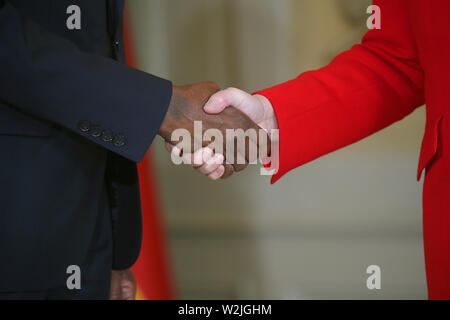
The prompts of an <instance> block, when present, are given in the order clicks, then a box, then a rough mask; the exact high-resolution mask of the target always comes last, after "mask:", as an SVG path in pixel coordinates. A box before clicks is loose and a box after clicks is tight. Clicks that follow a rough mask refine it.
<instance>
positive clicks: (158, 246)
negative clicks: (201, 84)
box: [124, 15, 174, 300]
mask: <svg viewBox="0 0 450 320" xmlns="http://www.w3.org/2000/svg"><path fill="white" fill-rule="evenodd" d="M124 20H125V26H124V41H125V48H126V52H127V64H128V65H130V66H136V63H135V58H134V55H133V51H132V45H131V37H130V33H129V32H128V28H127V27H128V24H127V23H126V21H127V19H126V15H125V19H124ZM149 107H150V106H149ZM152 168H153V163H152V158H151V154H150V152H148V153H147V154H146V156H145V157H144V159H143V160H142V162H141V163H139V164H138V170H139V183H140V188H141V206H142V228H143V237H142V247H141V252H140V255H139V258H138V260H137V261H136V263H135V264H134V266H133V268H132V271H133V273H134V276H135V278H136V283H137V291H138V295H137V298H138V299H143V300H169V299H173V296H174V294H173V289H172V288H173V286H172V281H171V276H170V272H169V263H168V257H167V253H166V246H165V243H164V239H165V234H164V232H163V228H162V222H161V219H160V215H161V207H160V204H159V195H158V192H157V187H156V185H155V181H156V179H155V176H154V174H153V170H152Z"/></svg>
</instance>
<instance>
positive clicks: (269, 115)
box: [254, 94, 278, 134]
mask: <svg viewBox="0 0 450 320" xmlns="http://www.w3.org/2000/svg"><path fill="white" fill-rule="evenodd" d="M254 97H255V98H256V99H258V102H259V104H260V105H261V106H262V109H263V112H264V117H263V119H264V122H263V123H262V124H263V129H266V130H267V131H268V133H269V134H271V130H274V129H278V122H277V118H276V116H275V111H274V110H273V106H272V103H270V101H269V99H267V98H266V97H265V96H263V95H260V94H255V95H254Z"/></svg>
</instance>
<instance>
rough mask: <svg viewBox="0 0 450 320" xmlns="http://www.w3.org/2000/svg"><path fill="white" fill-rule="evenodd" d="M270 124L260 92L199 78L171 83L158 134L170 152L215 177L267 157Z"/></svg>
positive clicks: (274, 124) (273, 125)
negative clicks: (194, 81)
mask: <svg viewBox="0 0 450 320" xmlns="http://www.w3.org/2000/svg"><path fill="white" fill-rule="evenodd" d="M273 129H277V122H276V118H275V115H274V111H273V108H272V106H271V104H270V102H269V101H268V100H267V99H266V98H265V97H264V96H261V95H250V94H248V93H246V92H244V91H242V90H239V89H236V88H228V89H226V90H222V91H220V88H219V86H218V85H217V84H216V83H214V82H202V83H199V84H194V85H187V86H174V87H173V93H172V99H171V102H170V105H169V107H168V110H167V113H166V116H165V118H164V121H163V123H162V125H161V128H160V131H159V135H160V136H161V137H162V138H163V139H164V140H165V141H166V148H167V150H168V151H169V152H171V153H172V155H173V156H176V157H179V158H180V159H181V160H182V162H183V163H187V164H191V165H192V166H193V167H194V168H195V169H196V170H198V171H199V172H201V173H203V174H205V175H207V176H208V177H209V178H210V179H212V180H217V179H220V178H222V179H224V178H228V177H230V176H231V175H232V174H233V173H234V172H239V171H242V170H244V169H245V168H246V167H247V165H248V164H249V163H255V162H256V161H257V160H258V158H260V159H261V160H262V161H264V159H268V157H269V156H270V146H271V140H270V133H271V132H272V130H273ZM244 133H245V135H244ZM239 139H241V140H242V139H244V140H243V141H238V140H239Z"/></svg>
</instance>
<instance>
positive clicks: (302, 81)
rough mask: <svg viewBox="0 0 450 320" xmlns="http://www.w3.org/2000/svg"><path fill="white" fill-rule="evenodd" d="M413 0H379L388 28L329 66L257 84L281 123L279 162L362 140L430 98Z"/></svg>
mask: <svg viewBox="0 0 450 320" xmlns="http://www.w3.org/2000/svg"><path fill="white" fill-rule="evenodd" d="M407 2H408V0H375V1H374V4H375V5H378V6H379V7H380V8H381V29H380V30H370V31H369V32H368V33H367V34H366V35H365V36H364V38H363V40H362V44H359V45H356V46H354V47H353V48H352V49H351V50H348V51H346V52H344V53H342V54H340V55H339V56H337V57H336V58H335V59H334V60H333V61H332V62H331V63H330V64H329V65H328V66H326V67H324V68H322V69H319V70H316V71H310V72H306V73H303V74H301V75H300V76H299V77H298V78H296V79H293V80H291V81H288V82H286V83H283V84H280V85H277V86H275V87H272V88H269V89H266V90H262V91H259V92H256V94H261V95H264V96H265V97H267V98H268V99H269V100H270V102H271V103H272V105H273V107H274V110H275V114H276V117H277V121H278V126H279V135H280V136H279V137H280V145H279V156H280V158H279V169H278V172H277V174H276V175H275V176H274V177H273V179H272V183H274V182H276V181H277V180H278V179H280V178H281V177H282V176H283V175H284V174H286V173H287V172H288V171H290V170H292V169H294V168H296V167H298V166H301V165H303V164H305V163H307V162H309V161H312V160H314V159H316V158H318V157H320V156H323V155H325V154H327V153H330V152H332V151H335V150H337V149H339V148H342V147H344V146H347V145H349V144H352V143H354V142H357V141H359V140H361V139H363V138H365V137H367V136H369V135H371V134H373V133H375V132H377V131H379V130H381V129H383V128H385V127H387V126H388V125H390V124H392V123H394V122H396V121H398V120H400V119H402V118H404V117H405V116H407V115H408V114H410V113H411V112H412V111H413V110H414V109H416V108H417V107H419V106H421V105H422V104H423V103H424V94H423V89H424V84H423V81H424V79H423V78H424V76H423V70H422V68H421V66H420V64H419V59H418V52H417V49H416V47H415V42H414V39H413V37H412V34H411V30H410V23H409V12H408V10H409V9H408V3H407Z"/></svg>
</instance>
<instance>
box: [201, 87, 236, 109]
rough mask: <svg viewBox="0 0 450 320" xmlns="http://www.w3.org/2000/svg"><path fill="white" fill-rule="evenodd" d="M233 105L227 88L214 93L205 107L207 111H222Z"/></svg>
mask: <svg viewBox="0 0 450 320" xmlns="http://www.w3.org/2000/svg"><path fill="white" fill-rule="evenodd" d="M229 105H231V103H230V97H229V94H227V92H226V91H225V90H222V91H219V92H216V93H215V94H213V95H212V96H211V97H210V98H209V100H208V102H207V103H206V104H205V106H204V107H203V109H204V110H205V112H206V113H212V114H215V113H221V112H222V111H223V110H224V109H225V108H226V107H228V106H229Z"/></svg>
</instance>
